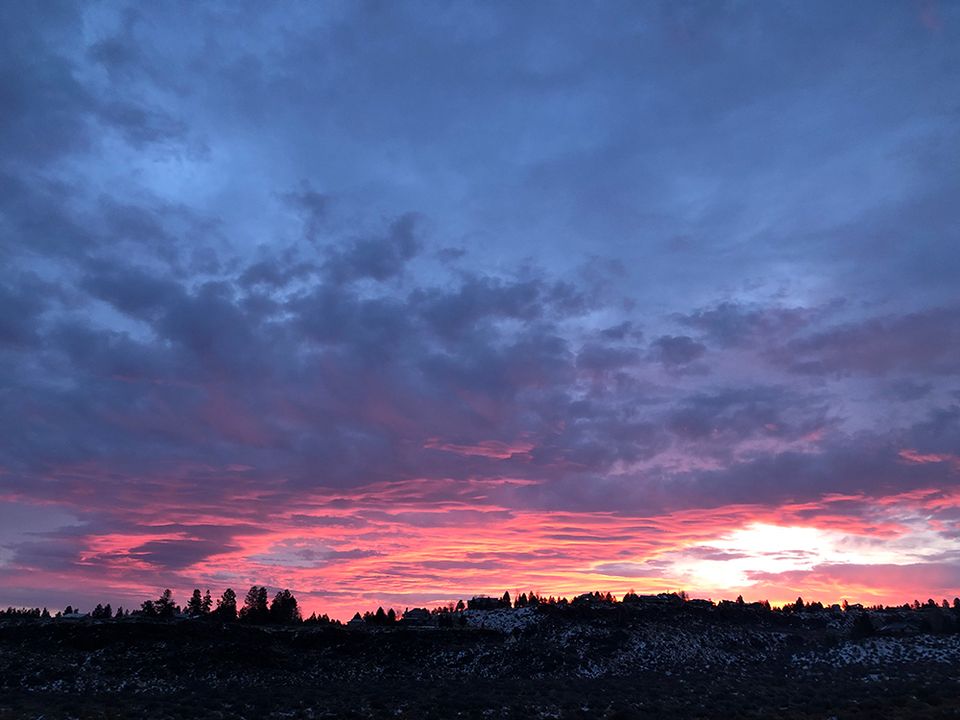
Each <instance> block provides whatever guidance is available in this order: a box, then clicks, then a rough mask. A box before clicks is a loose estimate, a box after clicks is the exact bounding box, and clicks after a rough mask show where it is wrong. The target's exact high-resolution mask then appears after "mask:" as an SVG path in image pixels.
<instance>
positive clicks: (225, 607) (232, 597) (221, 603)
mask: <svg viewBox="0 0 960 720" xmlns="http://www.w3.org/2000/svg"><path fill="white" fill-rule="evenodd" d="M216 613H217V619H218V620H220V621H222V622H233V621H234V620H236V619H237V594H236V593H235V592H234V591H233V588H227V589H226V590H224V591H223V595H221V596H220V599H219V600H217V609H216Z"/></svg>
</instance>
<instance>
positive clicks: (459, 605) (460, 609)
mask: <svg viewBox="0 0 960 720" xmlns="http://www.w3.org/2000/svg"><path fill="white" fill-rule="evenodd" d="M957 602H958V603H960V598H958V599H957ZM465 608H466V605H464V604H463V600H457V612H463V611H464V609H465Z"/></svg>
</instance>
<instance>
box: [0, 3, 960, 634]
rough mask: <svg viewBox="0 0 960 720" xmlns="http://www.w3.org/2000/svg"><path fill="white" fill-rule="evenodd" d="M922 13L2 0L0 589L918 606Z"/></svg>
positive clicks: (956, 559) (942, 10) (948, 308)
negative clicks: (627, 597) (652, 597)
mask: <svg viewBox="0 0 960 720" xmlns="http://www.w3.org/2000/svg"><path fill="white" fill-rule="evenodd" d="M958 33H960V4H957V3H940V2H936V0H929V1H928V0H923V1H918V2H914V1H913V0H909V1H908V0H904V2H891V3H884V4H883V5H882V6H879V5H877V4H876V3H870V2H850V3H844V4H842V5H839V6H838V5H837V4H836V3H828V2H821V1H819V0H814V1H813V2H809V3H803V4H802V5H797V4H792V3H787V2H782V3H776V2H775V3H758V4H753V5H751V4H723V3H712V2H704V3H697V2H691V3H659V4H657V3H651V4H649V5H646V6H644V7H637V6H636V4H634V3H630V2H617V1H612V2H609V3H602V4H599V5H596V6H592V7H587V6H580V5H577V4H575V3H570V4H566V5H563V4H561V5H557V4H540V3H536V2H534V3H529V4H526V3H525V4H523V5H517V4H513V3H501V2H494V3H489V4H472V3H459V2H436V3H383V4H378V3H349V2H347V3H329V4H319V5H318V4H312V3H298V2H290V3H283V4H278V5H273V6H263V5H262V4H258V3H222V4H221V3H196V4H193V3H190V4H185V5H183V4H173V3H165V2H158V3H152V4H150V5H149V6H144V5H142V4H137V3H128V2H120V1H119V0H117V1H114V0H110V1H108V2H103V3H97V4H88V3H81V2H71V1H70V0H65V1H64V2H62V3H44V4H38V5H32V6H31V5H29V4H24V5H22V6H21V5H16V4H13V3H9V4H7V5H5V6H3V7H0V39H2V42H0V97H2V98H4V105H5V106H6V108H7V109H6V110H5V112H4V113H3V116H2V117H0V266H2V267H3V271H2V273H0V438H2V441H0V578H2V580H3V582H0V607H7V606H15V607H20V606H28V607H35V606H36V607H43V606H47V607H57V608H60V609H62V608H63V607H65V606H66V605H67V604H70V605H78V606H80V607H84V608H87V607H93V606H94V605H95V604H96V603H98V602H100V603H102V602H110V603H111V604H113V605H114V607H116V605H117V604H120V605H123V606H124V607H128V603H130V604H131V607H139V604H140V602H142V601H143V600H145V599H149V598H153V597H156V595H157V593H159V591H160V590H162V589H163V588H170V589H172V590H174V593H175V596H176V597H177V598H180V599H182V600H183V601H184V602H185V599H186V597H188V596H189V592H190V591H192V589H193V588H195V587H199V588H200V589H201V590H204V589H206V588H208V587H209V588H210V589H211V590H213V589H215V588H220V590H221V591H222V589H223V588H226V587H232V588H233V589H234V590H236V591H237V592H238V594H242V593H243V592H245V591H246V588H248V587H250V586H251V585H254V584H258V585H259V584H264V585H266V586H268V587H270V588H271V589H272V590H271V592H275V589H283V588H289V589H290V590H291V591H293V592H294V594H295V595H296V596H297V598H298V599H299V601H300V603H301V607H302V608H303V609H304V610H305V611H306V612H305V614H306V615H309V614H310V612H317V613H318V614H320V613H326V614H328V615H330V616H331V617H337V618H341V619H348V618H349V616H351V615H352V613H353V612H355V611H356V610H358V609H362V608H368V607H373V608H376V607H378V606H383V607H384V608H387V607H394V608H395V609H401V608H404V607H428V608H431V607H434V606H436V605H440V604H445V603H447V602H450V601H451V600H452V601H453V602H456V600H458V599H464V600H466V599H468V596H470V594H471V593H475V591H477V590H478V589H479V590H481V591H482V590H483V589H484V588H487V589H489V590H490V592H492V593H494V594H496V592H497V588H499V589H500V590H499V592H500V593H502V592H503V591H504V590H509V592H511V594H512V593H513V592H514V589H516V590H519V591H520V592H529V591H531V590H533V591H537V592H544V593H546V594H548V595H549V594H553V595H556V596H566V597H569V598H572V597H573V596H574V595H576V594H578V593H581V592H588V591H589V589H593V590H597V589H602V590H603V591H604V592H607V591H609V592H612V593H614V594H615V595H616V596H617V597H622V596H623V594H624V593H625V592H627V591H628V590H634V591H635V592H637V593H641V594H645V593H657V592H673V591H680V590H686V591H687V592H689V593H691V594H692V595H696V596H699V597H704V598H706V597H728V598H729V597H736V596H738V595H742V596H743V597H744V598H751V599H758V600H762V599H766V600H769V601H770V602H771V603H774V602H778V603H791V602H793V601H794V600H795V599H796V598H797V597H798V596H802V597H804V599H806V598H807V596H808V595H809V596H810V598H811V599H813V600H819V601H821V602H824V603H826V604H832V603H839V602H840V601H841V600H842V599H847V600H849V601H851V602H859V603H863V604H864V605H876V604H880V605H902V604H903V603H905V602H907V603H909V602H912V600H914V599H919V600H921V601H924V600H925V599H926V598H933V599H935V600H936V601H937V602H939V601H940V600H941V599H942V598H947V599H948V600H952V598H954V597H956V596H957V595H960V294H958V292H957V278H958V277H960V205H958V203H957V198H960V172H958V169H957V168H958V164H957V163H956V158H957V157H960V82H957V68H958V67H960V41H958V40H960V39H958V37H957V36H958ZM951 158H954V159H953V160H951ZM514 585H515V586H516V588H514V587H513V586H514ZM918 594H919V597H918ZM351 608H352V609H351ZM344 613H349V614H348V615H347V617H346V618H344Z"/></svg>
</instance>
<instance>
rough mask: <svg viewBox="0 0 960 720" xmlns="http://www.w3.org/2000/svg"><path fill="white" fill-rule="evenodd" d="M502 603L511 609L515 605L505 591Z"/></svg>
mask: <svg viewBox="0 0 960 720" xmlns="http://www.w3.org/2000/svg"><path fill="white" fill-rule="evenodd" d="M500 602H501V603H502V604H503V605H504V606H506V607H510V606H511V605H512V604H513V603H512V602H511V601H510V593H509V592H506V591H505V592H504V593H503V597H502V598H500Z"/></svg>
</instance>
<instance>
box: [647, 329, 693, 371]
mask: <svg viewBox="0 0 960 720" xmlns="http://www.w3.org/2000/svg"><path fill="white" fill-rule="evenodd" d="M650 352H651V355H652V357H654V358H655V359H657V360H659V361H660V362H661V363H663V365H665V366H667V367H678V366H681V365H689V364H690V363H692V362H693V361H695V360H699V359H700V358H702V357H703V356H704V355H705V354H706V352H707V346H706V345H704V344H703V343H699V342H697V341H696V340H694V339H693V338H691V337H687V336H686V335H681V336H674V335H663V336H661V337H659V338H657V339H656V340H654V341H653V343H652V344H651V347H650Z"/></svg>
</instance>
